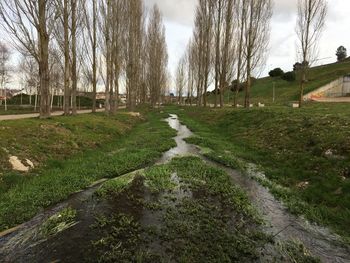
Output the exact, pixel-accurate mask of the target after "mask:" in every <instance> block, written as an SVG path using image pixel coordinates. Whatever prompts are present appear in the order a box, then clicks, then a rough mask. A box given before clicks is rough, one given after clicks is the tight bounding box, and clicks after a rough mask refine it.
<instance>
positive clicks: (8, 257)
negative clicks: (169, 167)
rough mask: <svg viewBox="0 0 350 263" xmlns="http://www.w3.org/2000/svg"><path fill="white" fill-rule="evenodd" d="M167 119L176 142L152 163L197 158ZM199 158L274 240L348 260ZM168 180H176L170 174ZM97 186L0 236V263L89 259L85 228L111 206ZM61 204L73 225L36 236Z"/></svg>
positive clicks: (271, 201) (248, 186) (251, 185)
mask: <svg viewBox="0 0 350 263" xmlns="http://www.w3.org/2000/svg"><path fill="white" fill-rule="evenodd" d="M167 122H168V123H169V125H170V126H171V127H172V128H173V129H175V130H177V131H178V134H177V136H176V137H175V138H174V139H175V141H176V144H177V146H176V147H174V148H173V149H170V150H169V151H168V152H166V153H164V155H163V156H162V158H161V159H160V160H159V161H158V162H157V164H164V163H167V162H169V161H170V160H171V159H172V158H174V157H176V156H183V155H197V156H200V154H199V150H198V148H197V147H195V146H193V145H189V144H187V143H186V142H185V141H184V139H185V138H188V137H190V136H192V135H193V134H192V132H191V131H190V130H189V129H188V128H187V127H186V126H184V125H181V123H180V121H179V120H178V118H177V116H176V115H171V116H170V117H169V118H168V119H167ZM202 158H203V159H204V160H205V161H206V162H208V163H209V164H211V165H213V166H216V167H219V168H221V169H224V170H225V171H226V172H227V173H228V174H229V175H230V176H231V178H232V179H233V181H234V182H235V183H236V184H237V185H239V186H241V187H242V188H243V189H244V190H245V191H246V192H247V194H248V196H249V198H250V200H251V201H252V202H253V203H254V204H255V206H256V207H257V208H258V209H259V210H260V211H261V213H262V215H263V216H264V218H265V220H266V222H268V225H267V226H266V231H268V232H269V233H272V234H274V235H276V238H277V239H278V240H282V241H284V240H290V239H297V240H300V241H301V242H303V243H304V245H305V246H306V247H307V248H308V249H309V250H310V251H311V252H312V253H313V254H314V255H315V256H318V257H320V258H321V260H322V261H323V262H350V250H349V248H346V247H343V246H342V245H341V243H340V242H339V241H338V238H337V237H336V236H335V235H333V234H331V232H330V231H328V230H327V229H324V228H321V227H318V226H314V225H310V224H308V223H307V222H306V221H305V220H303V219H301V218H298V217H295V216H293V215H290V214H289V213H288V212H287V210H286V209H285V208H284V207H283V205H282V204H281V203H280V202H278V201H276V200H275V198H274V197H273V196H272V195H271V194H270V193H269V191H268V190H266V189H265V188H264V187H262V186H261V185H259V184H258V183H257V182H256V181H255V180H253V179H250V178H249V177H248V176H242V175H241V174H240V173H239V172H237V171H235V170H232V169H229V168H227V167H225V166H222V165H220V164H217V163H215V162H212V161H210V160H207V159H205V158H204V157H202ZM173 179H174V180H176V176H175V175H174V176H173ZM98 187H99V184H97V185H95V186H94V187H92V188H90V189H87V190H85V191H82V192H80V193H77V194H74V195H73V196H71V197H70V198H69V199H68V200H67V201H65V202H63V203H61V204H58V205H56V206H54V207H52V208H50V209H47V210H46V211H45V212H43V213H41V214H39V215H38V216H36V217H35V218H33V219H32V220H31V221H29V222H27V223H25V224H23V225H22V226H20V227H19V228H18V229H17V230H15V231H14V232H12V233H10V234H8V235H5V236H3V237H0V261H1V262H81V261H83V260H86V257H89V251H86V248H87V247H89V245H90V244H91V240H95V239H96V237H97V236H99V233H96V232H94V230H93V229H91V227H90V225H91V224H92V223H94V219H95V215H96V214H99V213H101V212H105V213H106V212H108V211H109V210H111V211H112V210H113V204H110V203H108V202H98V201H97V200H95V199H94V198H93V194H94V193H95V191H96V190H97V189H98ZM64 207H72V208H74V209H76V210H77V211H78V215H77V224H76V225H74V226H73V227H71V228H69V229H67V230H65V231H63V232H61V233H58V234H57V235H56V236H54V237H51V238H49V239H44V238H42V237H41V236H40V234H39V231H40V226H41V225H42V224H43V222H45V220H47V219H48V218H49V217H50V216H52V215H53V214H55V213H57V212H58V211H60V210H61V209H62V208H64ZM145 218H146V219H147V217H145ZM90 259H91V258H90Z"/></svg>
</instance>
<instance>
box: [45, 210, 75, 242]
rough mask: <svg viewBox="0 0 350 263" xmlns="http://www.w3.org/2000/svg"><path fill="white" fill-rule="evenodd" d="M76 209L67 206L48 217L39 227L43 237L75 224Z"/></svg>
mask: <svg viewBox="0 0 350 263" xmlns="http://www.w3.org/2000/svg"><path fill="white" fill-rule="evenodd" d="M76 216H77V211H76V210H74V209H72V208H70V207H68V208H64V209H62V210H61V211H60V212H58V213H57V214H55V215H53V216H51V217H50V218H48V219H47V220H46V221H45V222H44V223H43V225H42V226H41V228H40V234H41V235H42V236H43V237H46V238H47V237H50V236H53V235H56V234H57V233H59V232H62V231H64V230H66V229H68V228H70V227H72V226H73V225H74V224H75V219H76Z"/></svg>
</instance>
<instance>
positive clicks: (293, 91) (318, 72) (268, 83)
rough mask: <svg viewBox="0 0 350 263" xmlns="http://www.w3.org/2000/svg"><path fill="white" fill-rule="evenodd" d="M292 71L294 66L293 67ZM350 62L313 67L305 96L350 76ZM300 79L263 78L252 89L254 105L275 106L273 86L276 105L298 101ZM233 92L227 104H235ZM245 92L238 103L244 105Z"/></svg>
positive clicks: (240, 95)
mask: <svg viewBox="0 0 350 263" xmlns="http://www.w3.org/2000/svg"><path fill="white" fill-rule="evenodd" d="M291 70H292V65H291ZM349 72H350V61H349V60H346V61H344V62H340V63H332V64H327V65H323V66H318V67H313V68H311V69H310V71H309V77H308V82H307V83H306V87H305V94H307V93H308V92H311V91H313V90H315V89H318V88H320V87H321V86H323V85H326V84H328V83H330V82H332V81H333V80H336V79H337V78H339V77H341V76H344V75H346V74H349ZM299 83H300V82H299V77H298V76H297V80H295V81H292V82H288V81H285V80H282V79H281V78H279V77H277V78H271V77H266V78H261V79H257V80H255V81H254V82H253V86H252V89H251V99H252V103H258V102H261V103H266V104H273V86H274V85H275V103H276V104H286V103H288V102H290V101H296V100H298V96H299ZM233 96H234V93H233V92H229V91H227V92H226V94H225V103H231V104H233ZM209 101H211V102H212V103H214V101H215V100H214V96H212V95H211V96H210V98H209ZM243 101H244V92H240V93H239V96H238V103H240V104H243Z"/></svg>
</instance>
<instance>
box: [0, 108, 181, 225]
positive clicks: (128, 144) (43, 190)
mask: <svg viewBox="0 0 350 263" xmlns="http://www.w3.org/2000/svg"><path fill="white" fill-rule="evenodd" d="M163 117H165V116H164V114H163V115H162V114H160V113H157V112H155V111H154V112H150V113H148V114H147V116H146V120H145V121H140V120H136V119H134V118H131V117H130V116H129V115H126V114H118V115H117V116H116V117H110V118H109V117H105V116H103V115H102V114H97V115H84V116H79V117H74V118H63V117H60V118H54V119H52V120H46V121H41V120H34V119H33V120H23V121H19V122H6V127H9V128H8V129H5V131H6V134H7V135H6V136H9V138H10V137H11V136H10V134H11V133H10V132H9V131H10V130H12V131H13V132H14V131H15V129H19V131H18V132H17V133H16V134H17V136H16V138H17V139H16V140H14V139H11V141H10V142H7V143H6V142H3V143H4V145H5V146H7V147H8V148H9V149H10V150H12V149H15V150H17V151H18V153H17V152H13V154H20V150H19V149H17V148H16V147H14V146H12V147H9V146H8V145H15V146H17V147H18V148H22V149H27V151H29V154H28V156H32V157H34V156H36V154H38V155H39V156H38V157H35V158H38V159H39V160H40V162H41V164H42V165H41V166H40V167H39V168H37V169H35V170H33V171H31V172H30V173H29V174H27V175H25V176H24V175H22V174H18V173H15V172H11V171H8V172H5V173H4V174H3V175H2V176H1V179H2V182H1V188H0V193H1V199H0V230H5V229H8V228H10V227H12V226H15V225H17V224H19V223H22V222H24V221H26V220H28V219H30V218H31V217H33V216H34V215H35V214H36V213H38V212H39V211H40V210H42V209H43V208H45V207H48V206H50V205H52V204H55V203H57V202H59V201H62V200H65V199H66V198H67V197H68V196H69V195H70V194H72V193H74V192H76V191H78V190H80V189H83V188H86V187H87V186H89V185H90V184H91V183H92V182H94V181H97V180H99V179H101V178H113V177H117V176H120V175H123V174H126V173H128V172H131V171H134V170H137V169H139V168H142V167H144V166H147V165H149V164H151V163H152V162H154V161H155V160H156V159H157V158H159V157H160V156H161V153H162V152H164V151H166V150H168V149H169V148H171V147H173V146H174V144H175V142H174V141H173V139H172V137H173V136H175V131H174V130H172V129H171V128H170V127H169V126H168V125H167V123H166V122H164V121H162V120H161V118H163ZM136 123H137V124H136ZM28 127H29V128H28ZM30 127H31V128H30ZM131 127H134V128H133V129H131ZM20 131H22V134H23V135H21V132H20ZM38 132H40V133H41V134H38ZM35 134H36V135H35ZM28 136H30V137H28ZM62 138H63V139H64V140H63V139H62ZM67 138H68V139H67ZM20 142H21V143H20ZM23 143H26V145H27V146H26V145H23ZM26 147H28V148H26ZM89 148H90V149H89ZM45 154H50V155H49V157H50V158H51V159H48V158H47V157H45ZM66 154H69V155H66ZM20 156H22V155H20ZM53 158H55V159H53Z"/></svg>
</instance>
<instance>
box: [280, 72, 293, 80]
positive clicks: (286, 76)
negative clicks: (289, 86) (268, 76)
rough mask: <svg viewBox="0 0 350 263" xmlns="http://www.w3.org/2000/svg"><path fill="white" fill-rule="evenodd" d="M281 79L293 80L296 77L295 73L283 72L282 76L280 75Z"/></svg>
mask: <svg viewBox="0 0 350 263" xmlns="http://www.w3.org/2000/svg"><path fill="white" fill-rule="evenodd" d="M281 79H283V80H286V81H290V82H292V81H295V79H296V75H295V72H294V71H289V72H286V73H284V74H283V76H282V77H281Z"/></svg>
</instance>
